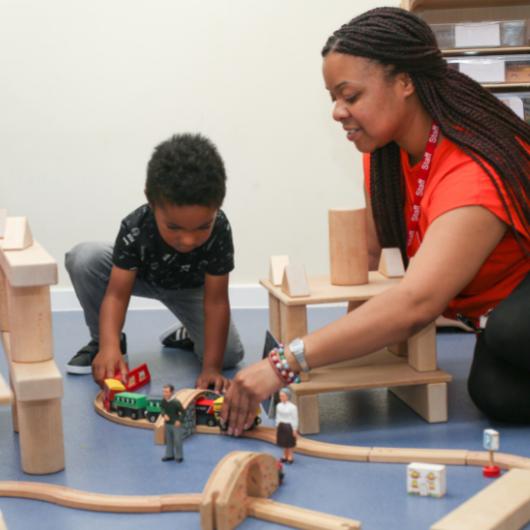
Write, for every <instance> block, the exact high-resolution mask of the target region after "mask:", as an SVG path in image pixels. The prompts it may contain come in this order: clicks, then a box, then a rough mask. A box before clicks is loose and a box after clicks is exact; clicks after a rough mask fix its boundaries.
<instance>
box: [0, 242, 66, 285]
mask: <svg viewBox="0 0 530 530" xmlns="http://www.w3.org/2000/svg"><path fill="white" fill-rule="evenodd" d="M0 267H1V268H2V269H3V271H4V273H5V275H6V277H7V281H8V283H9V284H10V285H12V286H14V287H29V286H35V285H54V284H56V283H57V263H56V262H55V260H54V259H53V258H52V257H51V255H50V254H48V252H46V250H44V249H43V248H42V246H41V245H40V244H39V243H37V242H36V241H34V242H33V245H31V246H30V247H28V248H26V249H24V250H8V251H4V252H3V251H0Z"/></svg>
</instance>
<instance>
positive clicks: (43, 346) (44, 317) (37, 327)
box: [7, 286, 53, 363]
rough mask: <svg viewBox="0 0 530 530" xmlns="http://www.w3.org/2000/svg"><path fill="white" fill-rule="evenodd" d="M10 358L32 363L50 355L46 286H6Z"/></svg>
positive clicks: (49, 317)
mask: <svg viewBox="0 0 530 530" xmlns="http://www.w3.org/2000/svg"><path fill="white" fill-rule="evenodd" d="M7 293H8V307H9V334H10V339H11V360H12V361H14V362H23V363H35V362H41V361H47V360H49V359H53V339H52V311H51V302H50V288H49V287H48V286H41V287H11V286H8V287H7Z"/></svg>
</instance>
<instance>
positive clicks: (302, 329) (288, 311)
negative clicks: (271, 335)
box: [276, 304, 307, 344]
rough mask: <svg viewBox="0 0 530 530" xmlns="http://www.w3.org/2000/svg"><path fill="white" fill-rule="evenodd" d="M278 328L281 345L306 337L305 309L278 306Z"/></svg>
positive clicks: (283, 305) (301, 307)
mask: <svg viewBox="0 0 530 530" xmlns="http://www.w3.org/2000/svg"><path fill="white" fill-rule="evenodd" d="M280 328H281V333H282V334H281V342H283V344H289V342H291V341H292V340H293V339H296V338H297V337H303V336H304V335H307V307H306V306H305V305H285V304H280ZM276 338H278V337H276Z"/></svg>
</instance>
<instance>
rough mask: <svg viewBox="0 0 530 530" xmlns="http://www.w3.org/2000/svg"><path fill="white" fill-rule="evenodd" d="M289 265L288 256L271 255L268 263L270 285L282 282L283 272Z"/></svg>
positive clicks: (277, 284)
mask: <svg viewBox="0 0 530 530" xmlns="http://www.w3.org/2000/svg"><path fill="white" fill-rule="evenodd" d="M287 265H289V256H271V258H270V265H269V280H270V281H271V283H272V285H276V286H279V285H281V284H282V279H283V272H284V270H285V267H287Z"/></svg>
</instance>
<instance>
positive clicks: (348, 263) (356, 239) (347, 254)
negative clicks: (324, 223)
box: [328, 208, 368, 285]
mask: <svg viewBox="0 0 530 530" xmlns="http://www.w3.org/2000/svg"><path fill="white" fill-rule="evenodd" d="M328 220H329V258H330V272H331V283H332V284H333V285H362V284H365V283H368V245H367V243H366V209H365V208H363V209H361V210H340V209H334V210H329V212H328Z"/></svg>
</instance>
